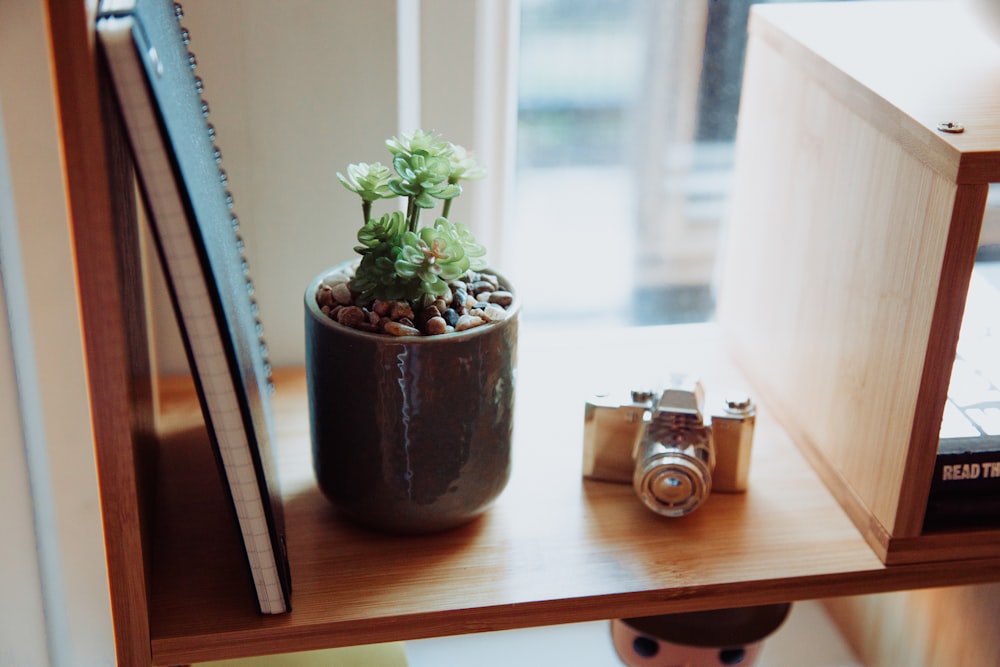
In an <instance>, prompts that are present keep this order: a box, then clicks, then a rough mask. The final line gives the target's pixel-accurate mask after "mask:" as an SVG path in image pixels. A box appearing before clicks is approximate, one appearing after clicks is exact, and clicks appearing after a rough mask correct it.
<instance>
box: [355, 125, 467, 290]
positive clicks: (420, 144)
mask: <svg viewBox="0 0 1000 667" xmlns="http://www.w3.org/2000/svg"><path fill="white" fill-rule="evenodd" d="M386 147H387V148H388V149H389V152H390V153H391V154H392V168H391V169H390V168H389V167H387V166H385V165H383V164H381V163H379V162H374V163H371V164H368V163H364V162H360V163H357V164H351V165H348V167H347V170H346V175H345V174H342V173H340V172H337V178H338V180H339V181H340V182H341V183H342V184H343V185H344V187H345V188H347V189H348V190H350V191H352V192H355V193H357V194H358V195H359V196H360V197H361V199H362V203H363V207H362V209H363V210H362V212H363V214H364V220H365V224H364V225H363V226H362V227H361V229H360V230H359V231H358V235H357V238H358V245H357V246H356V247H355V248H354V250H355V251H356V252H357V253H358V254H360V255H361V262H360V265H359V266H358V269H357V271H356V273H355V276H354V278H353V279H352V281H351V289H352V290H353V291H354V292H356V293H358V294H359V296H358V301H359V302H366V301H371V300H372V299H380V300H396V299H405V300H408V301H410V302H411V303H415V302H417V301H418V300H420V299H422V298H423V297H425V296H427V295H432V296H443V295H445V294H447V293H448V291H449V287H448V283H449V282H451V281H454V280H457V279H459V278H461V277H462V276H463V275H464V274H465V273H466V272H467V271H468V270H470V269H472V270H475V271H480V270H482V269H484V268H486V260H485V255H486V251H485V249H484V248H483V246H482V245H480V244H479V243H477V242H476V240H475V238H474V236H473V235H472V232H471V231H470V230H469V229H468V228H467V227H466V226H465V225H463V224H461V223H452V222H450V221H449V220H448V219H447V215H448V211H449V210H450V205H451V202H452V200H454V199H455V198H456V197H458V196H459V195H461V194H462V186H461V185H460V184H459V181H463V180H474V179H480V178H483V177H485V175H486V172H485V170H484V169H483V168H482V167H480V166H479V165H478V164H476V161H475V160H474V159H473V157H472V155H471V154H470V153H469V152H468V151H466V149H465V148H464V147H462V146H458V145H455V144H452V143H450V142H447V141H444V140H443V139H441V137H440V136H439V135H438V134H436V133H432V132H425V131H423V130H415V131H414V132H412V133H408V134H400V135H399V136H398V137H393V138H391V139H389V140H387V141H386ZM395 196H400V197H405V198H406V199H407V205H406V207H405V208H406V211H405V213H404V212H403V211H394V212H392V213H387V214H385V215H382V216H381V217H372V216H371V205H372V202H374V201H376V200H378V199H388V198H392V197H395ZM440 201H443V202H444V205H443V211H442V216H441V217H438V218H437V220H435V222H434V224H433V225H432V226H428V227H423V228H421V227H420V226H419V221H420V211H421V210H422V209H429V208H433V207H434V206H436V205H437V203H438V202H440Z"/></svg>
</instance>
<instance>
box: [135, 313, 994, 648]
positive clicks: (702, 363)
mask: <svg viewBox="0 0 1000 667" xmlns="http://www.w3.org/2000/svg"><path fill="white" fill-rule="evenodd" d="M718 350H719V345H718V334H717V331H716V329H715V327H714V326H712V325H702V326H693V327H670V328H650V329H640V330H631V331H614V332H606V333H601V332H591V333H589V334H587V335H581V336H578V337H576V338H574V339H572V340H570V339H568V338H567V337H566V336H564V335H550V334H546V333H544V332H532V330H531V329H530V327H523V331H522V338H521V344H520V346H519V357H520V362H519V369H518V385H517V392H518V397H517V407H516V412H515V443H514V462H515V463H514V472H513V476H512V479H511V482H510V485H509V486H508V488H507V489H506V490H505V492H504V493H503V494H502V495H501V497H500V499H499V501H498V502H497V503H496V504H495V505H494V506H493V507H492V508H491V509H490V510H489V511H488V512H487V514H486V515H485V516H483V517H481V518H480V519H478V520H476V521H475V522H473V523H472V524H469V525H467V526H465V527H462V528H459V529H457V530H453V531H451V532H447V533H442V534H439V535H431V536H421V537H394V536H388V535H382V534H377V533H373V532H369V531H366V530H364V529H361V528H357V527H354V526H352V525H350V524H349V523H346V522H345V521H343V520H342V519H341V518H340V517H339V516H338V515H337V514H336V512H335V511H334V510H333V509H332V507H331V506H330V505H329V504H328V503H327V501H326V500H325V499H324V498H323V497H322V495H321V494H320V492H319V491H318V490H317V488H316V485H315V483H314V482H313V478H312V470H311V459H310V453H309V449H310V443H309V434H308V418H307V412H306V397H305V379H304V374H303V371H302V370H301V369H290V370H285V371H282V372H279V373H278V374H277V385H278V391H277V395H276V398H277V402H276V416H277V422H278V434H277V440H278V446H277V449H278V451H279V452H280V454H279V457H280V461H279V467H280V469H281V482H282V490H283V495H284V498H285V511H286V520H287V525H288V531H289V533H288V535H289V554H290V558H291V567H292V577H293V600H292V606H293V610H292V612H291V613H290V614H288V615H285V616H281V617H278V618H265V617H261V616H259V615H257V614H256V613H255V611H254V604H253V599H252V597H251V589H250V584H249V578H248V574H247V572H246V568H245V565H244V564H243V563H242V561H241V556H240V552H239V546H238V539H237V535H236V533H235V524H234V522H233V520H232V518H231V517H230V516H229V512H228V510H227V508H226V505H225V498H224V496H223V495H222V487H221V485H220V483H219V481H218V478H217V472H216V469H215V466H214V462H213V460H212V455H211V450H210V448H209V446H208V443H207V441H206V439H205V435H204V432H203V429H202V428H201V427H199V426H198V422H199V419H200V416H199V414H198V408H197V403H196V400H195V397H194V395H193V392H192V390H191V388H190V386H189V385H188V384H187V381H185V380H177V379H171V380H167V381H165V382H164V384H163V394H162V401H163V405H164V409H165V410H166V414H165V420H164V424H165V426H166V430H167V431H168V433H166V434H165V436H164V438H163V441H162V443H161V457H162V458H161V465H160V471H161V477H160V497H159V503H158V514H157V517H156V525H157V537H158V540H157V542H156V545H155V547H156V551H155V553H156V554H157V559H156V563H155V566H154V567H155V571H154V590H153V602H152V610H153V611H152V634H153V640H152V648H153V656H154V661H155V663H156V664H164V665H167V664H172V663H184V662H196V661H199V660H208V659H217V658H221V657H234V656H240V655H252V654H261V653H276V652H281V651H291V650H304V649H310V648H321V647H328V646H338V645H351V644H362V643H372V642H382V641H391V640H399V639H409V638H416V637H428V636H436V635H446V634H460V633H468V632H478V631H486V630H499V629H507V628H518V627H526V626H535V625H547V624H556V623H566V622H573V621H585V620H595V619H604V618H615V617H619V616H632V615H649V614H655V613H665V612H668V611H681V610H691V609H706V608H713V607H723V606H739V605H749V604H757V603H765V602H776V601H782V600H791V599H806V598H819V597H826V596H831V595H839V594H853V593H860V592H867V591H871V590H895V589H900V588H911V587H921V586H929V585H934V583H935V582H937V583H939V584H940V583H944V582H949V583H951V582H956V581H982V580H991V579H996V578H998V577H1000V561H997V560H985V561H971V562H966V563H964V564H963V565H962V566H961V567H943V566H942V565H941V564H932V565H914V566H899V567H889V568H887V567H885V566H884V565H883V564H882V563H881V562H880V561H879V559H878V558H877V557H876V556H875V554H874V553H873V552H872V551H871V549H869V547H868V546H867V544H866V543H865V541H864V539H863V538H862V537H861V535H860V534H859V532H858V531H857V530H856V529H855V527H854V526H853V525H852V523H851V521H850V520H849V519H848V517H847V516H846V515H845V514H844V512H843V510H841V508H840V506H839V504H838V503H837V502H836V501H835V500H834V498H833V497H832V496H831V495H830V493H829V492H828V491H827V490H826V487H825V486H824V485H823V483H822V482H821V481H820V480H819V478H818V477H817V476H816V474H815V473H814V472H813V471H812V469H811V468H810V467H809V465H808V464H807V463H806V462H805V460H804V459H803V458H802V456H801V454H800V453H799V452H798V450H797V449H796V448H795V447H794V446H793V445H792V443H791V442H790V441H789V438H788V436H787V435H786V434H785V432H784V431H783V430H782V429H781V428H780V427H779V426H778V425H777V424H776V422H775V420H774V419H773V417H772V416H771V414H770V412H769V411H768V410H767V409H766V406H765V407H764V408H763V409H762V411H761V414H760V417H759V421H758V430H757V436H756V440H755V445H754V450H753V456H752V467H751V473H750V489H749V491H748V492H747V493H746V494H732V495H726V494H721V493H717V494H714V495H712V496H711V497H710V498H709V500H708V501H707V503H706V504H705V506H704V507H702V508H700V509H699V510H698V511H696V512H695V513H694V514H692V515H690V516H688V517H686V518H683V519H676V520H670V519H666V518H663V517H659V516H656V515H654V514H653V513H651V512H649V511H648V510H646V509H645V508H644V507H642V505H641V504H640V503H639V502H638V501H637V500H636V498H635V496H634V495H633V492H632V489H631V487H630V486H626V485H616V484H610V483H603V482H591V481H587V482H584V481H583V480H582V479H581V465H582V464H581V457H582V450H581V447H582V433H583V430H582V429H583V423H582V419H583V401H584V400H585V399H586V397H587V396H588V395H589V394H590V392H592V391H596V390H597V389H598V388H601V387H603V388H607V387H608V386H609V384H615V383H618V382H624V383H626V384H625V386H626V387H627V386H631V385H629V384H627V383H629V381H630V380H632V381H635V380H636V379H637V378H638V381H644V380H643V378H644V377H647V376H654V377H665V374H666V373H669V372H671V371H681V372H692V373H696V374H699V375H700V376H701V377H703V378H704V381H705V383H706V386H707V387H708V388H709V393H710V394H713V393H714V394H716V395H717V393H718V392H722V391H724V390H728V389H732V388H734V387H736V386H739V387H742V386H745V385H744V384H743V382H742V380H740V378H739V376H738V375H736V373H735V371H733V369H732V367H731V365H730V364H728V363H727V362H725V360H724V359H723V358H720V356H719V353H718ZM709 400H710V401H711V400H712V396H710V397H709Z"/></svg>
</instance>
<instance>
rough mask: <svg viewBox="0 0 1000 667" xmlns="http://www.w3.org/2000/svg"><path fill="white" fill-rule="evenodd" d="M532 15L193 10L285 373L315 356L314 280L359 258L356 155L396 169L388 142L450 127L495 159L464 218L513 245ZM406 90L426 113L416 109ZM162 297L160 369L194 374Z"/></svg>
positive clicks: (349, 0)
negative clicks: (513, 199)
mask: <svg viewBox="0 0 1000 667" xmlns="http://www.w3.org/2000/svg"><path fill="white" fill-rule="evenodd" d="M516 7H517V3H516V2H509V1H507V0H477V1H475V2H472V1H469V0H422V2H420V1H418V0H399V2H398V3H397V0H338V1H336V2H333V1H330V0H286V1H283V2H280V3H278V2H273V0H187V1H186V2H184V12H185V17H184V20H183V24H184V26H185V27H186V28H188V30H189V31H190V33H191V43H190V44H189V48H190V49H191V51H192V52H194V53H195V55H196V57H197V61H198V68H197V73H198V75H199V76H201V77H202V79H203V80H204V83H205V92H204V98H205V100H206V101H207V102H208V103H209V106H210V108H211V115H210V121H211V122H212V123H213V125H215V127H216V129H217V132H218V144H219V147H220V148H221V149H222V154H223V166H224V168H225V169H226V171H227V172H228V174H229V177H230V184H231V186H230V189H231V191H232V192H233V195H234V198H235V202H236V206H235V212H236V213H237V215H238V216H239V218H240V221H241V224H242V227H243V234H244V237H245V241H246V245H247V256H248V260H249V262H250V268H251V275H252V277H253V280H254V284H255V287H256V290H257V295H258V300H259V302H260V308H261V315H262V318H263V322H264V327H265V332H266V337H267V341H268V346H269V348H270V351H271V357H272V361H273V362H274V363H275V365H277V366H282V365H301V364H302V363H303V361H304V340H303V337H304V333H303V320H304V312H303V305H302V300H303V295H304V291H305V287H306V285H307V284H308V283H309V282H310V281H311V280H312V278H313V276H315V275H316V274H317V273H319V272H320V271H322V270H323V269H325V268H327V267H329V266H331V265H333V264H335V263H338V262H340V261H343V260H345V259H350V258H352V257H354V253H353V251H352V248H353V247H354V246H355V245H356V242H357V239H356V234H357V230H358V227H359V226H360V224H361V210H360V205H359V201H358V200H357V198H356V196H355V195H353V194H351V193H349V192H348V191H347V190H345V189H344V188H343V187H342V186H341V185H340V183H339V182H338V181H337V179H336V176H335V174H336V172H337V171H344V169H345V168H346V166H347V165H348V164H349V163H352V162H362V161H363V162H372V161H376V160H379V161H382V162H385V163H387V162H388V160H389V157H390V155H389V153H388V151H387V150H385V148H384V142H385V140H386V139H387V138H388V137H390V136H393V135H395V134H398V133H399V132H400V131H410V130H412V129H414V128H413V127H405V126H404V127H401V124H409V123H412V122H419V123H420V124H421V126H422V127H423V128H424V129H428V130H437V131H439V132H441V133H442V134H444V135H445V137H446V138H448V139H449V140H452V141H454V142H456V143H460V144H463V145H465V146H466V147H467V148H469V149H474V150H475V151H476V153H477V156H478V157H479V158H480V160H481V161H482V162H484V163H485V164H487V165H488V167H489V169H490V178H489V179H487V181H477V182H474V183H471V184H469V185H468V187H467V188H466V194H464V195H463V196H462V198H461V199H460V200H458V201H457V202H456V204H455V207H454V209H453V212H452V213H453V217H454V218H455V219H457V220H460V221H462V222H465V223H466V224H469V225H470V227H472V228H473V230H474V231H476V232H477V234H479V235H480V238H482V240H484V242H487V243H488V244H489V247H490V248H491V250H492V249H494V248H496V249H498V248H499V247H500V244H499V243H498V242H497V243H494V242H493V240H494V237H493V232H494V230H496V229H498V228H499V227H500V225H499V224H498V220H499V219H500V218H501V217H502V215H503V210H504V204H505V202H504V199H503V196H502V194H499V193H502V192H503V191H504V185H505V182H506V178H505V174H506V167H507V165H506V156H507V152H508V145H509V144H508V139H512V138H513V135H512V134H511V135H510V136H509V137H508V135H507V130H508V127H507V121H508V120H509V119H508V114H507V108H508V103H509V102H510V101H511V100H509V99H508V98H507V96H506V93H507V90H506V86H507V85H508V82H507V80H506V76H507V73H508V68H507V62H506V58H507V55H508V53H507V51H506V48H507V46H508V42H507V38H508V37H509V29H510V21H511V18H512V17H513V16H516ZM400 16H402V17H403V22H402V23H400V21H399V20H398V17H400ZM412 16H417V17H419V18H418V19H417V20H413V19H412V18H410V17H412ZM400 33H402V34H403V36H404V37H405V38H406V39H404V40H403V43H404V44H412V45H413V48H414V49H419V53H420V56H419V60H420V62H419V63H413V62H412V61H411V60H410V58H411V56H410V55H409V51H407V50H405V49H406V48H407V47H405V46H404V47H403V48H404V51H403V52H402V53H400V51H399V50H398V49H397V36H398V35H399V34H400ZM401 60H402V62H400V61H401ZM400 72H403V73H404V75H403V79H404V80H403V81H402V84H401V82H400ZM484 72H485V73H486V77H485V78H484V77H482V76H480V74H481V73H484ZM414 88H416V90H415V91H414ZM400 90H403V91H404V95H403V98H404V104H409V105H410V106H409V107H407V108H404V109H402V110H401V109H400V95H399V91H400ZM511 99H512V98H511ZM414 105H415V106H417V107H418V108H416V109H415V108H412V107H413V106H414ZM511 108H512V107H511ZM401 118H402V119H403V120H402V121H401V120H400V119H401ZM511 164H512V162H511ZM483 235H485V236H486V238H483ZM495 255H496V253H491V259H493V260H496V259H497V258H496V256H495ZM158 289H159V290H160V298H159V300H158V305H157V316H156V322H157V325H156V329H155V331H154V335H155V337H156V338H157V346H158V364H159V367H160V369H161V370H162V371H165V372H186V370H187V366H186V362H185V361H184V357H183V350H182V348H181V346H180V344H179V342H178V341H179V339H178V338H177V334H176V325H175V324H174V322H173V316H172V315H171V313H170V309H169V305H168V302H167V300H166V297H165V293H164V292H163V291H162V290H163V288H162V285H161V286H160V287H159V288H158Z"/></svg>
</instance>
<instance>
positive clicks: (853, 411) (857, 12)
mask: <svg viewBox="0 0 1000 667" xmlns="http://www.w3.org/2000/svg"><path fill="white" fill-rule="evenodd" d="M741 104H742V106H741V109H740V123H739V130H738V135H739V136H738V141H737V158H736V159H737V169H736V180H735V186H734V193H733V198H732V202H731V203H732V208H731V216H730V230H729V236H728V242H727V248H726V251H725V252H726V254H725V257H724V265H725V267H726V273H725V277H724V279H723V283H722V288H721V290H720V294H719V315H718V319H719V321H720V324H721V327H722V330H723V335H724V337H725V340H726V344H727V345H728V346H729V347H730V348H731V349H732V350H733V351H734V352H735V354H736V356H737V357H738V359H739V360H740V363H741V364H742V365H743V367H744V371H745V372H746V373H747V374H748V376H749V377H750V378H751V380H752V381H753V382H754V384H755V386H756V387H757V390H758V392H759V393H760V395H761V396H762V397H763V399H764V400H765V401H766V403H768V404H769V405H770V408H771V409H772V410H773V411H774V413H775V414H777V415H779V416H780V417H781V420H782V422H783V425H784V427H785V428H786V429H787V430H788V431H789V433H790V434H791V435H792V437H793V438H794V439H795V441H796V442H797V443H798V445H799V446H800V448H801V449H802V451H803V452H804V453H805V455H806V457H807V458H808V459H809V460H810V462H811V463H812V464H813V466H814V467H815V468H816V469H817V471H818V472H819V473H820V476H821V477H822V478H823V480H824V481H825V482H826V484H827V485H828V487H829V488H830V489H831V491H832V492H833V495H834V496H835V497H836V498H837V499H838V501H839V502H840V503H841V505H842V506H843V508H844V509H845V511H846V512H847V513H848V515H849V516H850V517H851V519H852V520H853V521H854V523H855V525H856V526H857V527H858V529H859V530H860V531H861V532H862V534H863V535H864V537H865V539H866V540H867V541H868V543H869V544H870V545H871V546H872V548H873V549H874V550H875V551H876V553H877V554H878V555H879V556H880V557H881V558H882V560H883V561H884V562H886V563H887V564H891V563H902V562H918V561H929V560H943V559H956V558H977V557H986V556H996V555H998V554H1000V530H981V531H969V532H948V533H937V534H927V533H924V532H923V530H922V524H923V519H924V513H925V510H926V507H927V498H928V491H929V487H930V481H931V475H932V471H933V466H934V461H935V456H936V452H937V446H938V434H939V429H940V423H941V417H942V412H943V409H944V404H945V400H946V392H947V388H948V381H949V377H950V375H951V366H952V363H953V361H954V358H955V350H956V344H957V339H958V331H959V325H960V323H961V318H962V314H963V310H964V305H965V298H966V292H967V289H968V285H969V280H970V277H971V272H972V267H973V263H974V260H975V256H976V252H977V247H978V241H979V235H980V228H981V226H982V220H983V214H984V210H985V206H986V199H987V192H988V189H989V184H990V183H991V182H997V181H1000V45H998V44H995V43H993V42H991V41H990V40H989V39H988V38H987V37H986V36H985V34H983V33H981V32H980V31H979V27H978V26H977V25H976V24H975V23H974V22H973V21H972V19H971V17H969V16H967V15H966V14H964V13H963V11H962V10H961V9H960V7H959V6H958V5H957V4H950V3H940V2H871V3H869V2H864V3H830V4H811V5H780V6H756V7H754V9H753V12H752V16H751V23H750V41H749V45H748V51H747V59H746V69H745V78H744V87H743V97H742V102H741ZM949 124H950V125H949ZM957 125H961V126H962V127H963V128H964V131H962V132H960V133H957V132H954V130H956V129H958V128H957V127H956V126H957ZM945 130H952V131H951V132H949V131H945ZM998 353H1000V351H998Z"/></svg>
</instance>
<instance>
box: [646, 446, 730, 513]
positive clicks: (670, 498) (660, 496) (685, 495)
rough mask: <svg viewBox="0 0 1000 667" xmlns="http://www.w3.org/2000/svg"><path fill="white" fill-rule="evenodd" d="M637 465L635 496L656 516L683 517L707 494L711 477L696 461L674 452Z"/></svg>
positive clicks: (658, 454) (700, 462)
mask: <svg viewBox="0 0 1000 667" xmlns="http://www.w3.org/2000/svg"><path fill="white" fill-rule="evenodd" d="M660 448H662V445H660ZM639 463H640V465H638V466H637V467H636V471H635V477H634V478H633V486H634V487H635V492H636V495H637V496H639V499H640V500H641V501H642V503H643V504H644V505H645V506H646V507H648V508H649V509H651V510H653V511H654V512H656V513H657V514H662V515H664V516H683V515H685V514H688V513H690V512H693V511H694V510H695V509H696V508H697V507H698V506H699V505H700V504H701V503H702V501H703V500H704V499H705V498H706V497H707V496H708V494H709V490H710V488H711V484H712V481H711V473H710V472H709V470H708V466H707V465H705V464H704V463H703V462H702V461H700V460H699V459H696V458H692V457H690V456H687V455H685V454H683V453H681V452H677V451H661V452H660V453H657V454H653V455H652V456H648V457H643V460H642V461H639Z"/></svg>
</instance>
